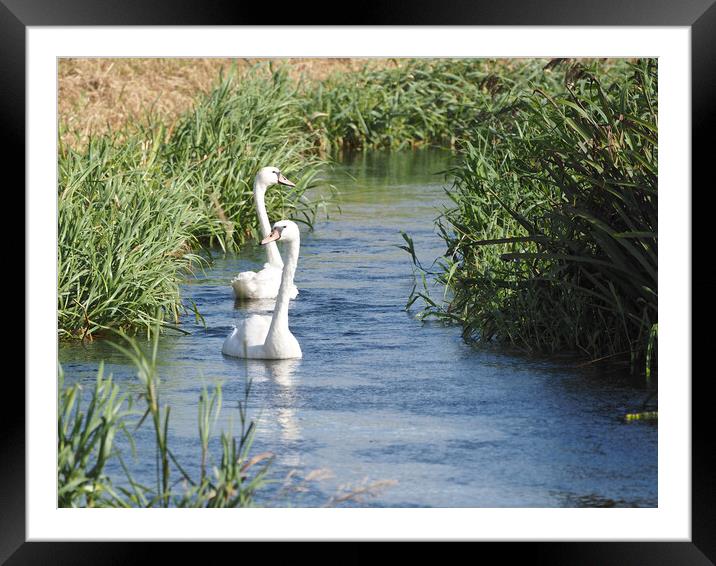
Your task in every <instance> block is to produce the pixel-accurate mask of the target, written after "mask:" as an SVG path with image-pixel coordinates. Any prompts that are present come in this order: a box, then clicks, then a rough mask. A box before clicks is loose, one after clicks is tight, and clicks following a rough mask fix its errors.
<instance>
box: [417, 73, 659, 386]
mask: <svg viewBox="0 0 716 566" xmlns="http://www.w3.org/2000/svg"><path fill="white" fill-rule="evenodd" d="M548 70H549V71H550V74H551V75H552V76H553V77H554V76H557V77H559V78H560V81H559V82H558V83H552V87H551V88H545V84H544V83H543V82H541V81H534V80H530V81H529V83H528V85H527V88H519V87H518V88H512V89H511V91H510V93H509V95H508V96H506V97H503V100H502V102H501V103H500V104H499V105H498V106H497V107H494V108H493V110H492V111H491V112H489V113H485V114H484V115H483V119H482V120H480V121H478V122H476V123H475V128H474V129H473V130H472V131H470V132H469V133H468V135H466V136H465V137H464V139H463V140H462V141H461V143H460V147H459V155H460V161H459V164H458V165H457V166H456V167H455V168H454V169H453V171H451V174H452V175H454V178H455V182H454V186H453V187H452V188H451V189H450V190H449V192H448V194H449V195H450V198H451V199H452V201H453V203H454V206H453V207H451V208H450V209H449V210H447V211H446V212H445V213H444V215H443V216H442V218H441V219H440V221H439V226H440V229H441V233H442V235H443V238H444V239H445V241H446V244H447V247H448V253H447V256H446V257H447V261H446V262H445V263H444V264H443V268H442V269H441V270H440V273H439V278H440V281H441V282H442V283H443V284H444V285H446V286H447V288H448V290H449V291H450V293H449V297H450V298H449V300H448V302H447V304H441V303H439V302H436V301H434V300H433V299H430V298H429V297H427V296H426V294H425V293H419V294H421V295H423V298H426V299H427V303H426V311H425V313H424V314H426V315H434V316H437V317H439V318H442V319H445V320H453V321H457V322H459V323H460V324H461V325H462V326H463V328H464V333H465V336H466V337H469V338H472V339H480V340H483V341H491V340H497V341H503V342H509V343H511V344H514V345H517V346H520V347H522V348H524V349H526V350H528V351H532V352H544V353H554V352H559V351H576V352H580V353H582V354H583V355H585V356H587V357H588V358H589V359H612V360H625V361H627V362H628V363H629V365H630V367H631V369H632V371H641V372H646V373H647V374H649V372H650V371H651V368H652V366H653V363H654V360H655V359H656V358H655V356H654V355H653V354H654V348H655V345H656V337H657V328H658V327H657V313H658V309H657V296H658V295H657V204H658V201H657V178H658V177H657V68H656V62H655V61H654V60H645V61H639V62H637V63H635V64H629V65H628V66H627V65H626V64H621V65H616V66H612V65H610V66H607V67H605V66H603V65H599V64H591V65H585V64H581V63H575V62H561V63H560V62H554V63H553V64H552V65H550V69H548ZM543 73H544V74H546V73H547V71H543ZM416 297H417V295H416V296H415V297H413V298H416Z"/></svg>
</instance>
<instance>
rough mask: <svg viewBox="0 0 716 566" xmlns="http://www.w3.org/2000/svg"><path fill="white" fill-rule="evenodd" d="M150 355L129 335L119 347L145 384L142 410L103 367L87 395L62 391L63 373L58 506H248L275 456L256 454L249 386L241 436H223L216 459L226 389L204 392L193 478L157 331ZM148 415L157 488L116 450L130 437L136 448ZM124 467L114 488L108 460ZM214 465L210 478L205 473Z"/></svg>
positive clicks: (73, 390) (74, 390)
mask: <svg viewBox="0 0 716 566" xmlns="http://www.w3.org/2000/svg"><path fill="white" fill-rule="evenodd" d="M153 336H154V341H153V344H152V349H151V352H150V353H148V354H147V353H145V352H144V351H143V349H142V347H141V346H140V344H139V343H138V342H137V341H136V340H134V339H132V338H130V337H127V336H126V335H124V336H123V340H124V343H123V344H113V345H114V346H115V347H116V348H118V349H119V350H120V351H121V352H123V353H124V354H125V355H126V356H127V359H128V360H130V361H131V362H132V363H133V364H134V366H135V368H136V370H137V378H138V380H139V383H140V384H141V386H142V393H141V395H140V396H139V402H140V405H141V406H143V407H144V410H143V411H139V410H138V408H135V407H134V405H133V403H132V399H131V398H129V397H128V396H127V395H120V392H119V388H118V386H117V385H116V384H114V383H113V382H112V378H111V376H110V377H105V376H104V371H103V366H102V365H100V368H99V370H98V372H97V378H96V381H95V385H94V388H93V389H92V390H91V391H90V392H89V394H87V395H84V396H83V393H82V386H81V385H79V384H75V385H73V386H70V387H65V386H64V374H63V371H62V368H60V371H59V375H60V379H59V400H58V457H57V458H58V460H57V468H58V506H60V507H248V506H251V505H253V499H254V495H255V493H256V492H257V491H258V490H260V489H261V488H262V487H263V486H264V485H266V483H267V481H270V480H268V478H267V474H268V472H269V468H270V464H271V461H272V456H271V455H270V454H268V453H262V454H257V455H254V456H252V455H251V447H252V443H253V439H254V434H255V424H254V422H253V421H250V420H249V418H248V415H247V413H246V405H247V401H248V396H249V391H250V384H249V385H247V387H246V389H245V394H244V399H243V400H242V401H240V402H239V420H240V432H239V434H238V435H237V436H235V435H233V434H231V433H228V432H222V433H221V435H220V442H221V454H220V456H219V457H218V458H215V457H214V456H213V454H212V452H211V450H210V448H209V440H210V438H211V437H212V436H213V434H214V430H213V429H214V427H215V425H216V421H217V419H218V417H219V413H220V411H221V405H222V399H221V387H220V386H217V387H216V388H214V390H213V391H211V392H209V391H208V389H207V388H206V387H204V388H203V390H202V392H201V394H200V396H199V403H198V435H199V440H200V443H199V444H200V455H199V458H200V461H201V468H200V474H199V476H198V477H192V476H191V474H189V473H188V472H187V471H186V466H182V464H181V463H180V462H179V461H178V460H177V458H176V456H175V455H174V453H173V452H172V449H171V440H170V437H169V417H170V414H171V407H170V406H168V405H166V404H164V405H163V404H162V402H161V398H160V393H159V391H160V379H159V375H158V372H157V347H158V337H159V332H158V331H156V332H153ZM147 418H149V420H150V423H151V427H152V430H153V433H154V443H155V458H156V464H157V479H156V484H155V486H146V485H143V484H141V483H139V482H138V481H136V480H135V478H134V477H133V474H132V472H131V470H130V466H131V457H130V459H127V458H125V455H123V454H122V453H121V451H120V450H119V449H117V447H116V444H115V443H114V439H115V437H116V435H117V434H119V433H121V434H123V435H125V436H126V438H127V440H128V442H129V444H130V446H131V448H132V451H134V439H133V434H134V433H135V432H136V430H137V429H138V428H139V427H140V426H142V425H143V423H144V422H145V420H146V419H147ZM112 459H114V460H116V462H118V463H119V465H120V467H121V468H122V469H123V470H124V473H125V480H126V482H122V484H115V483H114V482H113V481H112V480H111V479H110V478H109V476H108V475H107V474H106V472H105V469H106V466H107V463H108V462H109V461H110V460H112ZM209 467H210V468H211V473H209V472H208V471H207V468H209Z"/></svg>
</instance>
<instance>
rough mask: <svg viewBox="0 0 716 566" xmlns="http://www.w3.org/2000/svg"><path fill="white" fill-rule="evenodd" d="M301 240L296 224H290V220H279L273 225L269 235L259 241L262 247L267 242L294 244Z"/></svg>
mask: <svg viewBox="0 0 716 566" xmlns="http://www.w3.org/2000/svg"><path fill="white" fill-rule="evenodd" d="M300 239H301V232H300V231H299V229H298V224H296V223H295V222H291V221H290V220H279V221H278V222H276V224H274V225H273V230H272V231H271V233H270V234H269V235H268V236H266V237H265V238H264V239H263V240H261V244H262V245H266V244H268V243H269V242H275V241H276V240H281V241H282V242H294V241H299V240H300Z"/></svg>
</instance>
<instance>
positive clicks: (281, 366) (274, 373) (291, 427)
mask: <svg viewBox="0 0 716 566" xmlns="http://www.w3.org/2000/svg"><path fill="white" fill-rule="evenodd" d="M245 363H246V369H247V375H246V377H247V379H249V380H251V382H252V383H255V384H258V383H261V382H264V383H265V382H267V381H268V382H270V385H269V390H270V391H271V393H270V395H271V406H272V407H273V409H272V410H271V412H267V411H265V410H264V411H262V412H261V415H260V417H259V420H260V421H261V426H262V427H272V426H273V423H278V432H279V435H280V438H281V440H282V441H283V442H285V443H287V444H290V443H294V442H296V441H299V440H300V439H301V429H300V427H299V423H298V418H297V415H296V408H295V407H296V401H297V395H296V380H295V379H294V374H295V373H296V370H297V368H298V366H299V365H300V364H301V360H300V359H287V360H246V361H245ZM257 424H258V423H257ZM281 460H282V461H283V462H284V463H285V464H287V465H289V466H297V465H299V464H300V452H299V451H296V452H294V451H293V450H291V449H290V448H289V449H286V450H285V452H284V453H283V454H281Z"/></svg>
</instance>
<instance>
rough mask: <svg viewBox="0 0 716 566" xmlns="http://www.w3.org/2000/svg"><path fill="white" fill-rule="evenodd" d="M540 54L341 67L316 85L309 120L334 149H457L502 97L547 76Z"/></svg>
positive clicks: (323, 142) (308, 109)
mask: <svg viewBox="0 0 716 566" xmlns="http://www.w3.org/2000/svg"><path fill="white" fill-rule="evenodd" d="M540 71H541V65H540V64H539V62H535V61H534V60H511V61H495V60H485V59H412V60H411V59H409V60H395V66H394V67H392V68H391V67H380V68H375V67H369V66H366V67H364V68H363V69H362V70H361V71H360V72H358V73H337V74H334V75H332V76H331V77H330V78H329V79H327V80H326V81H323V82H321V83H318V84H317V85H315V86H314V87H313V88H311V89H310V92H308V94H307V96H306V102H305V104H306V110H305V112H306V120H307V125H308V127H309V128H310V129H311V130H312V131H316V132H317V133H319V135H320V142H321V148H322V149H323V150H324V151H327V152H329V153H336V152H339V151H341V150H343V149H349V150H362V149H393V150H401V149H408V148H412V147H417V146H421V145H427V144H432V145H441V146H448V147H452V146H454V145H455V143H456V142H457V140H458V139H460V138H461V137H463V136H464V135H465V134H466V133H467V132H469V131H470V130H471V129H472V128H474V127H475V125H476V124H477V123H478V122H479V120H480V119H481V116H482V114H483V113H484V111H485V109H486V108H488V107H490V106H492V105H493V104H494V102H495V99H496V98H498V99H499V98H500V97H501V96H502V95H503V94H504V93H508V92H509V91H510V89H511V88H512V87H514V85H515V84H524V83H525V82H526V81H528V80H529V79H530V78H531V77H533V76H535V75H537V74H539V73H540Z"/></svg>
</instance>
